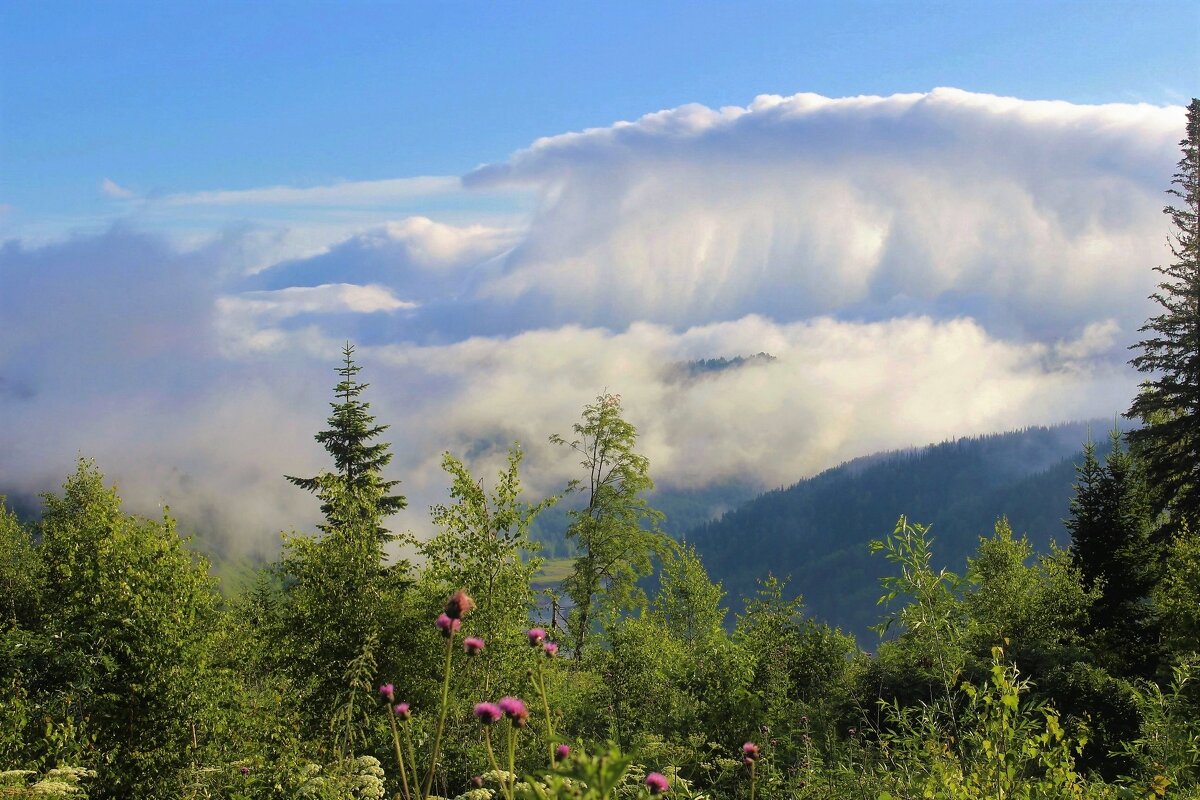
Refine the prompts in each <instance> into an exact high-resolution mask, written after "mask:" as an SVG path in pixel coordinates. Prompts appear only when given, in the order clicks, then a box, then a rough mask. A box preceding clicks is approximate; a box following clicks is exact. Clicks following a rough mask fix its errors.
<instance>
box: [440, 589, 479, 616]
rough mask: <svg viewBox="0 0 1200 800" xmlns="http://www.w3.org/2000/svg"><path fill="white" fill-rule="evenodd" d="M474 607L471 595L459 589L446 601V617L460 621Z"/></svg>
mask: <svg viewBox="0 0 1200 800" xmlns="http://www.w3.org/2000/svg"><path fill="white" fill-rule="evenodd" d="M474 607H475V601H474V600H472V599H471V595H469V594H467V593H466V592H464V591H463V590H462V589H459V590H458V591H457V592H455V593H454V594H452V595H450V599H449V600H447V601H446V616H447V617H449V618H450V619H461V618H462V617H465V616H466V615H467V614H468V613H470V611H471V609H472V608H474Z"/></svg>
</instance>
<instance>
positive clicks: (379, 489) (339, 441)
mask: <svg viewBox="0 0 1200 800" xmlns="http://www.w3.org/2000/svg"><path fill="white" fill-rule="evenodd" d="M342 357H343V359H344V361H343V364H342V366H341V367H339V368H338V371H337V372H338V374H339V375H340V376H341V380H340V381H339V382H338V384H337V386H335V387H334V390H333V391H334V395H335V396H336V398H337V401H336V402H333V403H330V406H331V407H332V408H333V414H332V415H331V416H330V417H329V428H328V429H326V430H323V431H321V432H320V433H318V434H317V435H316V436H315V437H314V438H316V440H317V441H318V442H320V443H321V445H322V446H324V448H325V449H326V450H327V451H328V452H329V454H330V455H331V456H333V464H334V470H335V471H334V472H333V473H332V474H324V475H318V476H317V477H315V478H296V477H292V476H290V475H289V476H287V479H288V480H289V481H291V482H292V483H294V484H295V485H297V486H299V487H300V488H302V489H305V490H306V491H309V492H312V493H314V494H316V495H317V496H318V497H320V498H321V500H322V504H321V512H322V513H323V514H324V515H325V518H326V520H327V524H326V525H325V526H324V527H322V530H324V531H326V532H330V531H333V530H337V529H341V528H345V527H356V526H358V525H360V524H363V523H370V524H371V525H372V526H373V527H374V528H375V534H376V535H377V536H378V538H379V540H380V542H385V541H391V540H392V539H394V538H396V537H395V536H393V535H391V534H390V533H389V532H388V530H387V529H386V528H384V527H383V526H382V525H381V524H380V520H382V519H383V518H384V517H387V516H390V515H392V514H395V513H396V512H398V511H401V510H403V509H404V508H406V507H407V506H408V501H407V500H406V499H405V498H404V496H403V495H393V494H388V492H390V491H391V490H392V489H393V488H394V487H396V486H397V485H399V483H400V482H399V481H389V480H384V479H383V478H382V474H383V468H384V467H386V466H387V465H388V464H389V463H391V460H392V454H391V453H389V452H388V449H389V448H390V447H391V445H389V444H388V443H387V442H374V443H372V441H371V440H372V439H375V438H376V437H378V436H379V435H380V434H382V433H383V432H384V431H386V430H387V429H388V426H387V425H376V424H375V417H374V416H372V415H371V414H370V413H368V409H370V407H371V404H370V403H365V402H363V401H362V400H359V399H358V398H359V395H361V394H362V393H363V391H364V390H365V389H366V388H367V387H368V386H369V385H370V384H366V383H359V382H358V378H357V375H358V373H359V372H361V371H362V367H360V366H358V365H357V364H355V363H354V346H353V345H351V344H350V343H349V342H347V343H346V346H345V347H344V348H343V350H342ZM339 499H349V500H350V502H343V503H341V504H339V503H338V502H337V501H338V500H339Z"/></svg>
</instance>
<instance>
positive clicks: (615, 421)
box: [550, 394, 670, 659]
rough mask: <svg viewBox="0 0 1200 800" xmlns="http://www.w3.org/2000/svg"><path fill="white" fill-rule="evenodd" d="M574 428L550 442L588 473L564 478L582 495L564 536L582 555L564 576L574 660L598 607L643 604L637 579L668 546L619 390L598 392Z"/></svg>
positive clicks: (646, 466)
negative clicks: (575, 456)
mask: <svg viewBox="0 0 1200 800" xmlns="http://www.w3.org/2000/svg"><path fill="white" fill-rule="evenodd" d="M573 430H574V433H575V436H576V438H575V439H573V440H571V441H569V442H568V441H567V440H566V439H564V438H563V437H561V436H558V435H554V436H551V437H550V441H551V442H553V443H555V444H560V445H566V446H568V447H570V448H571V449H572V450H574V451H575V452H576V453H578V454H579V455H580V456H581V457H582V458H581V460H580V465H581V466H582V467H583V469H584V471H585V473H586V475H587V477H586V478H585V479H583V480H573V481H571V482H570V484H569V485H568V491H579V492H582V493H583V494H584V496H585V497H586V498H587V502H586V504H585V505H584V506H583V508H581V509H578V510H573V511H571V512H570V516H571V525H570V527H569V528H568V529H567V536H568V538H574V539H575V540H576V543H577V545H578V547H579V550H580V555H579V556H578V558H576V559H575V564H574V567H573V569H572V571H571V574H570V576H568V577H567V579H566V580H565V581H563V589H564V590H565V591H566V593H567V595H568V596H569V597H570V598H571V600H572V601H573V602H574V604H575V605H574V608H573V609H572V610H571V613H570V616H569V619H568V621H567V627H568V630H569V632H570V635H571V638H572V643H573V644H574V647H575V657H576V658H577V659H579V658H582V656H583V651H584V647H585V645H586V644H587V641H588V639H589V638H590V636H591V633H592V626H593V624H594V622H595V621H596V616H597V612H599V611H607V612H610V613H618V612H620V611H621V610H624V609H629V608H632V607H636V606H639V605H641V604H643V603H644V599H645V598H644V596H643V593H642V592H641V590H639V589H638V586H637V579H638V578H639V577H641V576H643V575H648V574H649V573H650V569H651V558H652V556H654V555H655V554H656V553H664V552H666V550H667V549H668V548H669V546H670V545H669V540H668V539H667V537H666V536H665V535H664V534H663V533H661V532H660V531H659V530H658V523H659V522H660V521H661V520H662V519H663V515H662V513H661V512H659V511H657V510H656V509H654V508H652V507H651V506H650V504H649V503H648V502H647V501H646V498H645V494H646V493H647V492H649V491H650V490H652V489H653V488H654V481H653V480H651V478H650V462H649V459H647V458H646V457H645V456H644V455H641V454H640V453H638V452H637V451H636V450H635V449H634V448H635V446H636V445H637V429H636V428H635V427H634V426H633V425H632V424H631V423H629V422H628V421H626V420H625V419H624V418H623V417H622V416H621V398H620V396H619V395H615V394H602V395H600V396H599V397H597V398H596V402H594V403H592V404H590V405H588V406H586V407H585V408H584V409H583V419H582V420H581V421H580V422H578V423H576V424H575V425H574V426H573Z"/></svg>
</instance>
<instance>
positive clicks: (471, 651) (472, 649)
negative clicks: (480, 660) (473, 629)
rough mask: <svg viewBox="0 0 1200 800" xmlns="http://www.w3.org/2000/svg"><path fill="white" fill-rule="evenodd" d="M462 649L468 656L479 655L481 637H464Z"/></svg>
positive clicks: (481, 647) (481, 642)
mask: <svg viewBox="0 0 1200 800" xmlns="http://www.w3.org/2000/svg"><path fill="white" fill-rule="evenodd" d="M463 650H465V651H466V653H467V655H469V656H477V655H479V654H480V653H482V652H483V639H480V638H479V637H478V636H468V637H467V638H466V639H463Z"/></svg>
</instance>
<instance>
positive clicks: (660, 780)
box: [646, 772, 671, 794]
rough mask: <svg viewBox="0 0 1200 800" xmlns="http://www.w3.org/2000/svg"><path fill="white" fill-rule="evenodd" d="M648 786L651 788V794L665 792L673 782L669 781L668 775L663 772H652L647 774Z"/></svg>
mask: <svg viewBox="0 0 1200 800" xmlns="http://www.w3.org/2000/svg"><path fill="white" fill-rule="evenodd" d="M646 788H647V789H649V790H650V794H664V793H665V792H666V791H667V789H669V788H671V784H669V783H667V776H666V775H663V774H662V773H661V772H651V773H650V774H649V775H647V776H646Z"/></svg>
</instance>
